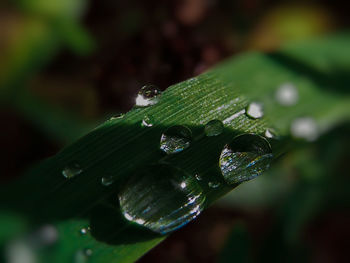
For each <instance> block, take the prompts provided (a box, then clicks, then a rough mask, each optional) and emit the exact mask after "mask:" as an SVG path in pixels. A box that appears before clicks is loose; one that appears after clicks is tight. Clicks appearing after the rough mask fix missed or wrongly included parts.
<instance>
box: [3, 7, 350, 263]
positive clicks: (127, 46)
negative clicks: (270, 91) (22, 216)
mask: <svg viewBox="0 0 350 263" xmlns="http://www.w3.org/2000/svg"><path fill="white" fill-rule="evenodd" d="M349 10H350V8H349V3H348V2H346V1H331V0H328V1H300V2H297V1H289V2H287V1H272V0H269V1H268V0H248V1H230V0H224V1H218V0H216V1H215V0H184V1H161V0H159V1H155V0H149V1H134V0H130V1H112V0H94V1H92V0H91V1H84V0H12V1H6V0H5V1H2V2H1V3H0V102H1V106H0V116H1V120H2V132H1V138H0V143H1V146H2V147H1V148H2V156H1V166H0V167H1V168H0V169H1V172H0V175H1V181H2V182H3V183H5V182H8V181H10V180H12V179H13V178H15V177H18V176H20V174H21V173H23V172H24V171H25V170H27V169H28V168H29V167H30V166H32V165H33V164H35V163H36V162H38V161H40V160H42V159H44V158H46V157H49V156H51V155H53V154H55V153H56V152H57V151H58V150H59V149H61V148H62V147H63V146H65V145H67V144H69V143H71V142H72V141H74V140H76V139H77V138H79V137H80V136H81V135H83V134H84V133H86V132H88V131H89V130H90V129H91V128H92V127H94V126H96V125H97V124H99V123H101V122H102V121H104V120H106V119H107V118H109V117H110V116H113V115H115V114H117V113H121V112H126V111H128V110H129V109H131V107H132V106H133V104H134V98H135V95H136V94H137V92H138V90H139V88H140V87H141V86H142V85H144V84H147V83H152V84H155V85H157V86H159V87H160V88H161V89H165V88H166V87H168V86H169V85H171V84H175V83H177V82H180V81H182V80H185V79H188V78H190V77H193V76H195V75H198V74H200V73H202V72H204V71H206V70H207V69H209V68H210V67H212V66H213V65H215V64H216V63H218V62H219V61H221V60H223V59H225V58H226V57H229V56H234V55H236V54H238V53H241V52H245V51H249V50H259V51H266V52H270V51H273V50H276V49H277V48H278V47H280V46H281V45H284V44H286V43H291V42H293V41H294V42H295V41H299V40H303V39H306V38H311V37H314V36H319V35H326V34H329V33H333V32H338V31H345V30H347V29H348V26H349V19H348V11H349ZM349 52H350V51H349ZM349 132H350V126H349V124H347V123H345V124H343V125H341V126H339V127H337V128H336V129H334V130H333V131H331V132H330V133H328V134H326V135H324V136H323V137H321V138H320V139H319V140H318V141H317V142H315V143H313V144H310V146H309V147H308V148H307V149H305V148H302V149H299V150H297V151H294V152H293V153H290V154H288V155H287V156H285V157H284V158H283V159H282V160H281V162H280V163H278V164H277V165H274V167H273V169H271V171H269V173H267V174H265V175H264V176H261V177H260V178H257V179H255V180H253V181H251V182H249V183H245V184H242V185H241V186H239V187H238V188H237V189H235V191H232V192H231V193H230V194H229V195H227V196H226V197H225V198H223V199H222V200H221V201H220V202H219V203H218V204H217V205H215V206H214V207H212V208H211V209H208V210H207V211H205V212H204V213H203V214H202V215H201V216H200V218H199V219H198V220H195V221H194V222H192V223H190V224H189V225H188V226H186V227H185V228H184V229H182V230H181V231H178V232H176V233H174V234H173V235H171V236H170V237H169V238H168V239H167V240H166V241H165V242H163V243H161V244H160V245H159V246H158V247H156V248H155V249H153V250H152V251H150V252H149V253H148V254H146V255H145V256H144V257H143V258H142V259H140V260H139V262H255V261H259V262H346V261H347V258H348V255H347V250H346V249H347V247H348V244H347V242H348V240H349V238H348V237H349V236H350V213H349V209H348V208H349V200H350V198H349V190H348V186H350V184H349V177H348V172H347V170H348V169H347V168H348V166H347V161H348V160H349V157H350V156H349V150H348V149H349V147H350V140H349V137H348V134H349Z"/></svg>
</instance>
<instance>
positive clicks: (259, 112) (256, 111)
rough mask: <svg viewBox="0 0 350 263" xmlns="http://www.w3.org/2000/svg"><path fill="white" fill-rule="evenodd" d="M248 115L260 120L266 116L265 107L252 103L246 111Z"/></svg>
mask: <svg viewBox="0 0 350 263" xmlns="http://www.w3.org/2000/svg"><path fill="white" fill-rule="evenodd" d="M246 115H247V116H248V117H250V118H253V119H260V118H262V117H263V116H264V111H263V106H262V104H261V103H259V102H252V103H250V104H249V105H248V107H247V109H246Z"/></svg>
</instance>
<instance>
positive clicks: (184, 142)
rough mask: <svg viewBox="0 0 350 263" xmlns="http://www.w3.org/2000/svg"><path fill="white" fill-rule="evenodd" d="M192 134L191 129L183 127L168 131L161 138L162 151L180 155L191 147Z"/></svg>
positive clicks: (172, 128)
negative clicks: (179, 153)
mask: <svg viewBox="0 0 350 263" xmlns="http://www.w3.org/2000/svg"><path fill="white" fill-rule="evenodd" d="M191 140H192V132H191V130H190V129H189V128H187V127H185V126H181V125H176V126H172V127H170V128H169V129H167V130H166V131H165V132H164V133H163V134H162V136H161V138H160V149H161V150H162V151H163V152H165V153H167V154H172V153H178V152H181V151H183V150H184V149H186V148H187V147H189V146H190V144H191Z"/></svg>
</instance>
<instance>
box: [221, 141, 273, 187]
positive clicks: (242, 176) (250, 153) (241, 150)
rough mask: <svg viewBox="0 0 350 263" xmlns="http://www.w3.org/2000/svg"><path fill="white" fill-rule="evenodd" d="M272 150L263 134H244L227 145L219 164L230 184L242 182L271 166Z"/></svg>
mask: <svg viewBox="0 0 350 263" xmlns="http://www.w3.org/2000/svg"><path fill="white" fill-rule="evenodd" d="M271 159H272V151H271V146H270V144H269V142H268V141H267V140H266V139H265V138H264V137H262V136H259V135H255V134H243V135H239V136H237V137H235V138H234V139H233V141H232V142H231V143H230V144H228V145H225V147H224V149H223V150H222V152H221V155H220V160H219V166H220V169H221V173H222V175H223V177H224V179H225V181H226V182H227V183H228V184H235V183H241V182H244V181H248V180H251V179H253V178H255V177H257V176H259V175H260V174H261V173H262V172H264V171H265V170H266V169H268V168H269V166H270V161H271Z"/></svg>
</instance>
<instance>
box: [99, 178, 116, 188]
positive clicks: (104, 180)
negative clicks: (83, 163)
mask: <svg viewBox="0 0 350 263" xmlns="http://www.w3.org/2000/svg"><path fill="white" fill-rule="evenodd" d="M113 182H114V179H113V176H103V177H102V178H101V184H102V185H104V186H109V185H111V184H113Z"/></svg>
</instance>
